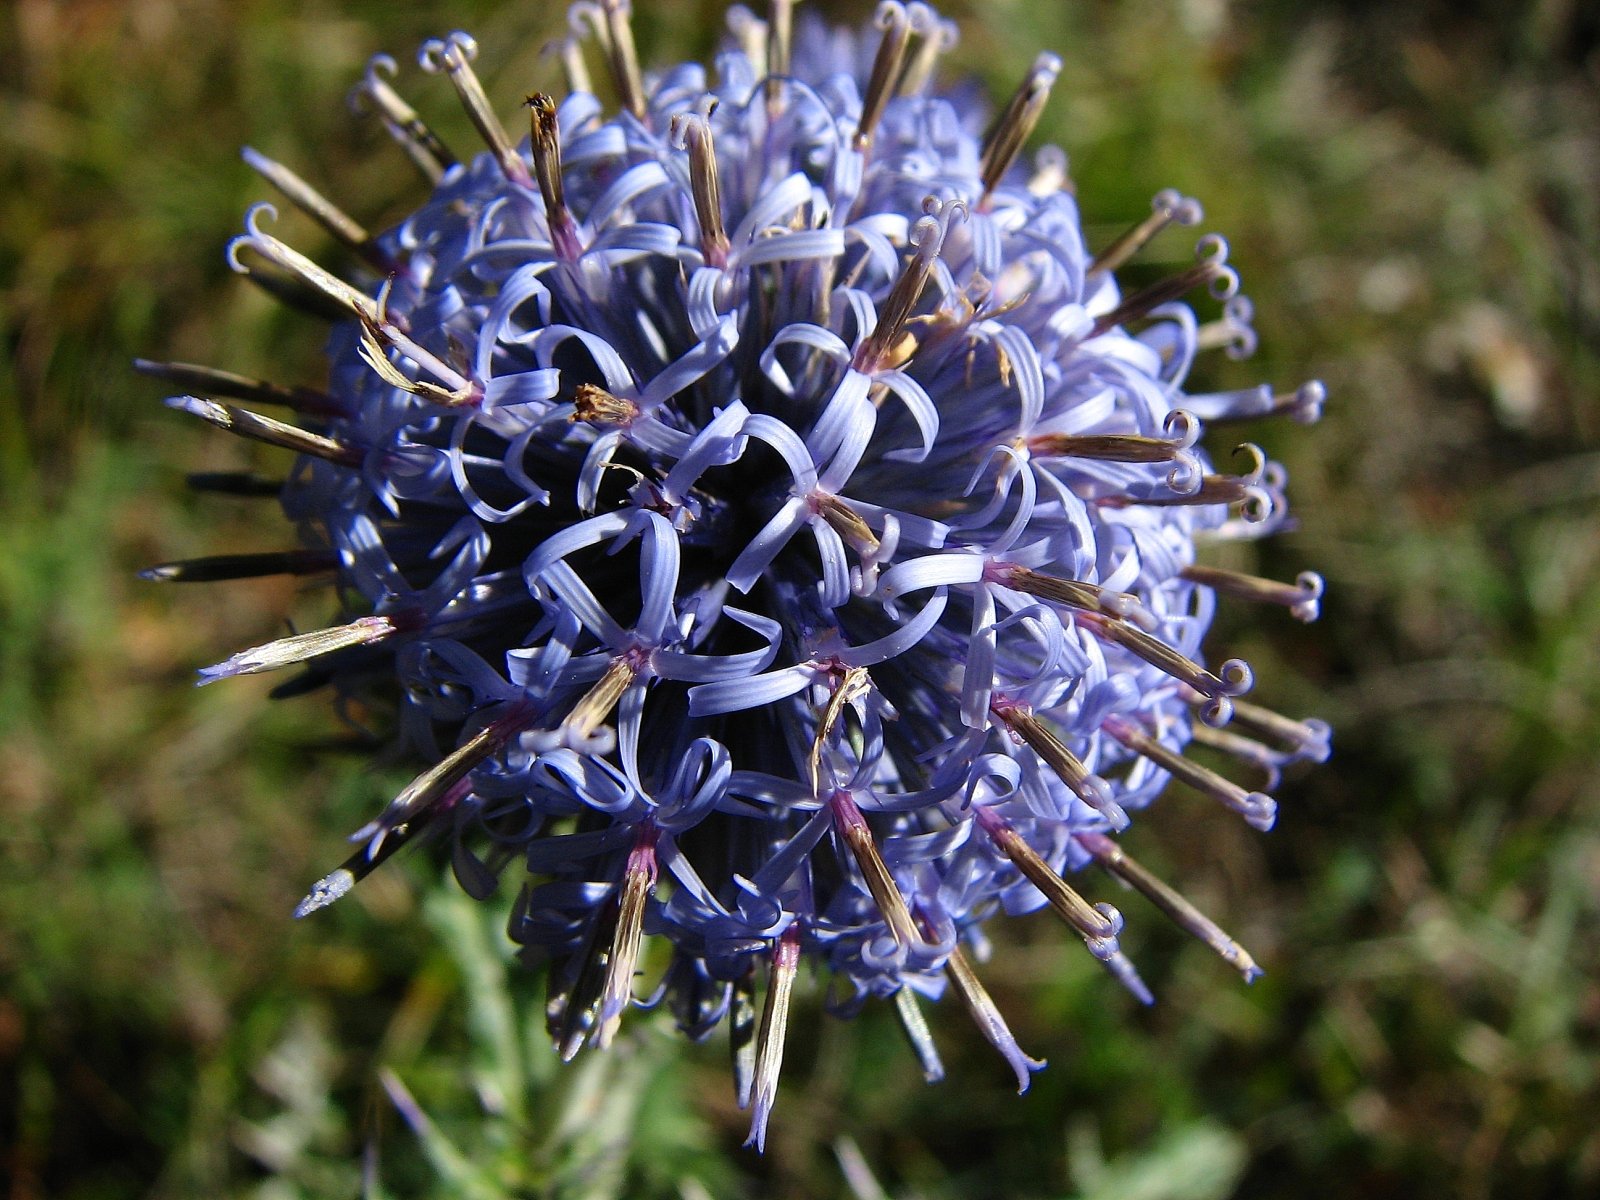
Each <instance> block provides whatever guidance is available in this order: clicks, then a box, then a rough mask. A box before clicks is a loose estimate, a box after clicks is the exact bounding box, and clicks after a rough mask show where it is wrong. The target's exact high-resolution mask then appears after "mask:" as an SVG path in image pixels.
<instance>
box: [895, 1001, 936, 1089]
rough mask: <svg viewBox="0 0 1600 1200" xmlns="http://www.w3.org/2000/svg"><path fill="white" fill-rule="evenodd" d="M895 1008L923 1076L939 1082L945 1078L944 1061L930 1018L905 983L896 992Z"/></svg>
mask: <svg viewBox="0 0 1600 1200" xmlns="http://www.w3.org/2000/svg"><path fill="white" fill-rule="evenodd" d="M894 1010H895V1014H896V1015H897V1016H898V1017H899V1018H900V1028H901V1029H903V1030H904V1031H905V1035H906V1040H907V1041H908V1042H910V1043H911V1052H912V1053H913V1054H915V1055H916V1056H917V1061H918V1062H919V1063H921V1064H922V1078H923V1079H925V1080H926V1081H927V1082H929V1083H938V1082H939V1081H940V1080H941V1079H943V1078H944V1063H943V1062H942V1061H940V1059H939V1047H938V1046H936V1045H934V1041H933V1031H932V1030H931V1029H929V1028H928V1020H927V1018H926V1017H924V1016H923V1015H922V1009H921V1007H919V1006H918V1004H917V997H916V994H915V993H913V992H912V990H911V989H910V988H908V987H906V986H905V985H904V984H902V985H901V986H900V990H899V991H897V992H895V994H894Z"/></svg>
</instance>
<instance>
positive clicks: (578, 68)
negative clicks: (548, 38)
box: [544, 35, 594, 95]
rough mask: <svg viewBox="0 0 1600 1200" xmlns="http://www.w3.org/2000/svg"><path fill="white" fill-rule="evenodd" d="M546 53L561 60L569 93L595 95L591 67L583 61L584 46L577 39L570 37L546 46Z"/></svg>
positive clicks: (563, 77) (563, 75)
mask: <svg viewBox="0 0 1600 1200" xmlns="http://www.w3.org/2000/svg"><path fill="white" fill-rule="evenodd" d="M544 53H545V54H553V55H555V56H556V57H557V58H559V59H560V60H561V77H562V79H564V80H565V81H566V84H567V91H568V92H569V93H570V92H582V93H585V94H588V95H593V94H594V84H593V83H592V82H591V81H590V79H589V67H588V64H587V63H585V62H584V61H583V45H582V43H580V42H579V41H578V39H577V38H575V37H571V36H570V35H569V36H567V37H564V38H561V39H560V40H558V41H553V42H550V43H548V44H547V45H546V46H545V48H544Z"/></svg>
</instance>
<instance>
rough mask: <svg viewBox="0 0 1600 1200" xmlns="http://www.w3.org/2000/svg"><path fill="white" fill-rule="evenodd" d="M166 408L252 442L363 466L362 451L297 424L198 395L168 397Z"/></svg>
mask: <svg viewBox="0 0 1600 1200" xmlns="http://www.w3.org/2000/svg"><path fill="white" fill-rule="evenodd" d="M167 407H168V408H175V409H177V410H178V411H179V412H186V413H189V414H190V415H191V416H196V417H199V418H200V419H201V420H202V421H209V422H211V424H213V425H215V426H216V427H217V428H218V429H225V430H227V431H228V432H229V433H235V434H238V435H239V436H240V437H244V438H249V439H251V440H252V441H256V442H265V443H267V445H269V446H282V447H283V448H284V449H286V450H293V451H296V452H297V453H300V454H309V455H311V456H313V457H315V458H325V459H327V460H328V461H329V462H331V463H337V464H338V465H339V466H341V467H357V466H360V465H361V451H359V450H357V449H356V448H355V447H353V446H347V445H345V444H344V443H343V442H339V441H335V440H334V439H333V438H330V437H323V436H322V435H321V434H320V433H309V432H307V431H306V430H304V429H301V428H300V427H299V426H298V425H288V424H285V423H284V422H282V421H274V420H273V419H272V418H271V417H263V416H262V415H261V414H260V413H254V412H251V411H250V410H249V409H248V408H239V407H238V406H237V405H233V404H224V403H223V402H222V401H220V400H203V399H201V398H200V397H199V396H172V397H169V398H168V400H167Z"/></svg>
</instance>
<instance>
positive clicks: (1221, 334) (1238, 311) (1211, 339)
mask: <svg viewBox="0 0 1600 1200" xmlns="http://www.w3.org/2000/svg"><path fill="white" fill-rule="evenodd" d="M1255 319H1256V306H1255V305H1254V304H1252V303H1251V301H1250V297H1249V296H1245V295H1238V296H1234V297H1233V298H1232V299H1230V300H1229V301H1228V302H1227V303H1225V304H1224V305H1223V306H1222V316H1221V317H1219V318H1217V320H1215V321H1207V322H1206V323H1205V324H1204V325H1202V326H1200V328H1199V329H1197V330H1195V334H1194V345H1195V349H1196V350H1221V351H1222V352H1223V353H1224V354H1226V355H1227V356H1228V357H1229V358H1231V359H1234V360H1239V359H1245V358H1249V357H1250V356H1251V355H1252V354H1254V353H1255V352H1256V346H1257V344H1258V343H1259V341H1260V338H1259V337H1258V336H1257V335H1256V328H1255ZM1224 419H1225V418H1224ZM1311 419H1312V420H1316V418H1315V417H1312V418H1311Z"/></svg>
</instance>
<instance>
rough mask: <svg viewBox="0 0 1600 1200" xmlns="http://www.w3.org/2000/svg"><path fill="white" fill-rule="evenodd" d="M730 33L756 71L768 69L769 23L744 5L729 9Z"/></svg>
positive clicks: (736, 5)
mask: <svg viewBox="0 0 1600 1200" xmlns="http://www.w3.org/2000/svg"><path fill="white" fill-rule="evenodd" d="M728 32H729V33H731V34H733V40H734V41H736V42H737V43H738V44H739V51H740V53H742V54H743V55H744V56H745V58H746V59H748V60H749V63H750V66H751V68H752V69H753V70H755V71H758V72H759V71H765V70H766V69H767V23H766V22H765V21H763V20H762V19H761V18H760V17H758V16H756V15H755V13H753V12H751V11H750V10H749V9H748V8H746V7H745V6H744V5H742V4H735V5H733V6H732V7H731V8H729V9H728Z"/></svg>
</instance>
